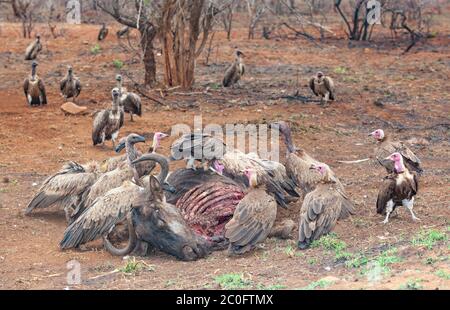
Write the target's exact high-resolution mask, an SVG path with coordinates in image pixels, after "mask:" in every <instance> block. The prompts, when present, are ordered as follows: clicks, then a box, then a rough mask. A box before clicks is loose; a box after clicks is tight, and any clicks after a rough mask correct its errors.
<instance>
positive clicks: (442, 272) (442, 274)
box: [435, 269, 450, 280]
mask: <svg viewBox="0 0 450 310" xmlns="http://www.w3.org/2000/svg"><path fill="white" fill-rule="evenodd" d="M435 275H437V276H438V277H439V278H442V279H444V280H450V272H447V271H445V270H442V269H440V270H438V271H436V272H435Z"/></svg>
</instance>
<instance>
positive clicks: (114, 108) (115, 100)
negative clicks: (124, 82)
mask: <svg viewBox="0 0 450 310" xmlns="http://www.w3.org/2000/svg"><path fill="white" fill-rule="evenodd" d="M112 111H113V112H114V113H117V111H119V97H118V96H117V98H113V103H112Z"/></svg>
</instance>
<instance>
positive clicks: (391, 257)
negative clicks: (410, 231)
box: [374, 248, 402, 267]
mask: <svg viewBox="0 0 450 310" xmlns="http://www.w3.org/2000/svg"><path fill="white" fill-rule="evenodd" d="M397 252H398V250H397V248H390V249H389V250H386V251H384V252H382V253H381V254H380V255H379V256H378V257H376V258H375V260H374V261H375V262H376V263H378V264H379V265H380V266H382V267H386V266H388V265H390V264H394V263H399V262H401V261H402V259H401V258H400V257H399V256H397Z"/></svg>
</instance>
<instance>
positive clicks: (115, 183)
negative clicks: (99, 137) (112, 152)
mask: <svg viewBox="0 0 450 310" xmlns="http://www.w3.org/2000/svg"><path fill="white" fill-rule="evenodd" d="M140 142H145V138H144V137H142V136H140V135H137V134H130V135H128V136H127V139H126V143H125V144H126V146H125V149H126V153H127V160H126V161H124V162H122V163H121V164H120V165H119V166H118V167H117V168H116V169H114V170H112V171H109V172H106V173H104V174H102V175H101V176H100V177H99V178H98V179H97V181H96V182H95V183H94V184H93V185H92V186H91V188H90V190H89V193H88V194H87V195H86V196H85V197H83V200H82V201H81V203H80V204H79V205H78V208H77V211H76V212H77V213H78V214H80V213H81V212H83V210H84V209H86V208H89V207H90V206H91V205H92V204H93V203H94V201H95V199H97V198H98V197H101V196H103V195H104V194H105V193H106V192H107V191H109V190H111V189H113V188H116V187H119V186H121V185H122V183H123V182H125V181H126V180H131V179H133V178H134V179H135V181H136V182H138V180H139V179H140V177H141V176H142V175H140V174H139V171H137V169H136V167H135V166H134V165H132V164H131V162H132V161H133V160H135V159H137V158H138V157H139V154H138V150H137V149H136V147H135V144H136V143H140ZM145 172H147V171H141V173H145Z"/></svg>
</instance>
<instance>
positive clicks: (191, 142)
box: [170, 133, 226, 170]
mask: <svg viewBox="0 0 450 310" xmlns="http://www.w3.org/2000/svg"><path fill="white" fill-rule="evenodd" d="M225 151H226V145H225V143H224V142H223V141H222V140H220V139H217V138H215V137H213V136H211V135H209V134H205V133H189V134H184V135H182V136H181V137H180V138H178V139H177V140H175V141H174V142H173V143H172V146H171V147H170V153H171V156H170V160H172V161H175V160H182V159H186V160H187V165H186V167H187V168H191V169H194V170H195V169H196V168H195V165H194V163H195V160H198V161H201V162H202V164H203V169H204V170H207V164H208V162H210V161H212V160H214V159H220V158H222V156H223V154H224V153H225Z"/></svg>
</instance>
